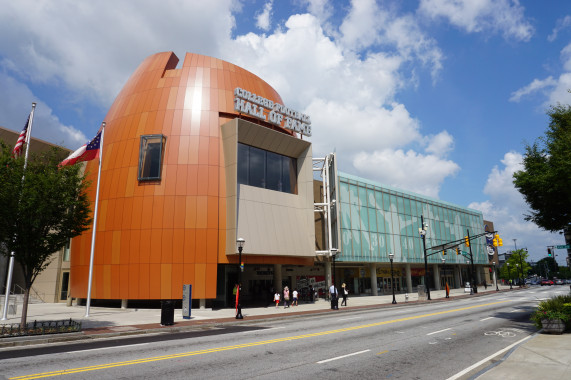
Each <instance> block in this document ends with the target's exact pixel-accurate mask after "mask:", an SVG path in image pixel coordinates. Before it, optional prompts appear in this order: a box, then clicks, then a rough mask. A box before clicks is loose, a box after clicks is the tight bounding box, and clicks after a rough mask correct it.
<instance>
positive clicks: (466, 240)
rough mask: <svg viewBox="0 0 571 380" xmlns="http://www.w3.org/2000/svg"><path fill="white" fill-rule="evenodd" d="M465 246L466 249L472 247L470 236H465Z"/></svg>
mask: <svg viewBox="0 0 571 380" xmlns="http://www.w3.org/2000/svg"><path fill="white" fill-rule="evenodd" d="M464 242H465V243H464V244H466V247H469V246H470V239H468V236H464Z"/></svg>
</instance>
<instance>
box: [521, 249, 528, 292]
mask: <svg viewBox="0 0 571 380" xmlns="http://www.w3.org/2000/svg"><path fill="white" fill-rule="evenodd" d="M521 250H522V252H520V254H519V265H520V268H521V282H520V284H521V285H520V287H521V286H523V285H524V279H525V274H524V273H523V259H522V257H521V256H522V254H523V251H524V250H525V251H526V252H527V248H522V249H521Z"/></svg>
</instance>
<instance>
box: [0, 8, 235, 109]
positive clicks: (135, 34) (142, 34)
mask: <svg viewBox="0 0 571 380" xmlns="http://www.w3.org/2000/svg"><path fill="white" fill-rule="evenodd" d="M231 4H232V2H231V0H225V1H212V2H202V1H198V2H186V1H184V2H180V1H174V0H170V1H169V0H166V1H162V2H160V3H158V2H155V1H151V0H147V1H144V0H141V1H137V2H131V1H122V0H118V1H115V2H114V3H113V6H112V7H110V6H108V4H106V3H103V2H76V1H72V0H62V1H58V2H39V3H37V2H29V1H14V2H7V3H5V4H3V5H2V12H0V24H1V25H3V26H2V33H1V34H0V51H2V55H3V56H4V57H5V59H4V61H3V62H2V67H3V68H5V69H8V70H10V69H14V68H17V71H16V72H15V73H14V74H15V75H17V76H18V77H21V78H25V79H26V80H30V81H31V82H32V83H43V84H47V83H49V84H51V85H54V84H55V85H64V86H66V87H67V89H68V91H71V92H72V94H71V95H70V99H74V98H78V99H77V101H81V100H84V99H88V100H95V101H97V102H99V103H100V104H102V105H105V106H109V105H110V102H111V101H112V100H113V98H114V97H115V96H116V94H117V93H118V91H119V90H120V89H121V87H122V86H123V84H124V82H125V81H126V79H127V78H128V77H129V75H130V74H131V73H132V72H133V71H134V69H135V68H136V67H137V66H138V65H139V63H140V62H141V60H142V59H143V58H145V57H146V56H148V55H151V54H154V53H156V52H158V51H165V50H166V51H168V50H174V51H178V52H179V53H180V54H179V56H182V53H184V52H185V51H186V50H187V49H188V47H189V44H188V39H189V36H193V35H195V36H200V38H193V39H192V46H191V47H192V49H193V51H196V52H201V53H206V54H209V53H210V54H213V53H215V52H216V48H217V46H218V41H222V40H226V39H229V38H230V31H231V28H232V27H233V25H234V18H233V16H232V14H231V9H232V6H231ZM126 15H128V17H126ZM213 20H216V21H215V22H214V21H213ZM166 23H168V27H164V26H165V24H166ZM23 25H26V26H24V27H23ZM15 41H17V42H18V43H15ZM6 57H9V58H6Z"/></svg>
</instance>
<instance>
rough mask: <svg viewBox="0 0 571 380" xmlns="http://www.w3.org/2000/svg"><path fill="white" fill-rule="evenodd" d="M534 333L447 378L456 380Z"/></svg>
mask: <svg viewBox="0 0 571 380" xmlns="http://www.w3.org/2000/svg"><path fill="white" fill-rule="evenodd" d="M535 335H537V333H535V334H533V335H530V336H527V337H525V338H523V339H521V340H518V341H517V342H515V343H513V344H510V345H509V346H507V347H506V348H504V349H502V350H499V351H498V352H496V353H495V354H491V355H490V356H488V357H487V358H484V359H482V360H480V361H479V362H478V363H476V364H473V365H471V366H470V367H468V368H466V369H464V370H463V371H460V372H458V373H457V374H456V375H454V376H451V377H449V378H448V379H447V380H456V379H459V378H461V377H462V376H464V375H465V374H467V373H468V372H470V371H471V370H473V369H474V368H478V367H479V366H481V365H482V364H484V363H486V362H487V361H490V360H491V359H492V358H494V357H496V356H498V355H501V354H503V353H504V352H506V351H509V350H511V349H512V347H515V346H517V345H518V344H520V343H523V342H525V341H526V340H528V339H529V338H531V337H534V336H535Z"/></svg>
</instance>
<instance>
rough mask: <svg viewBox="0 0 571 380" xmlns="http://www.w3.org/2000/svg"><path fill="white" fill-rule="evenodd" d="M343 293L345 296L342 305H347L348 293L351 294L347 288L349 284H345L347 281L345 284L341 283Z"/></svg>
mask: <svg viewBox="0 0 571 380" xmlns="http://www.w3.org/2000/svg"><path fill="white" fill-rule="evenodd" d="M341 288H342V290H341V295H342V296H343V301H342V302H341V306H347V295H348V294H349V290H347V285H345V283H343V285H341Z"/></svg>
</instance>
